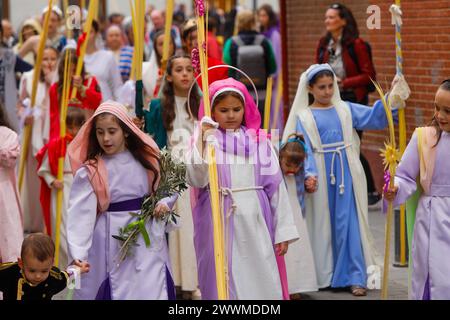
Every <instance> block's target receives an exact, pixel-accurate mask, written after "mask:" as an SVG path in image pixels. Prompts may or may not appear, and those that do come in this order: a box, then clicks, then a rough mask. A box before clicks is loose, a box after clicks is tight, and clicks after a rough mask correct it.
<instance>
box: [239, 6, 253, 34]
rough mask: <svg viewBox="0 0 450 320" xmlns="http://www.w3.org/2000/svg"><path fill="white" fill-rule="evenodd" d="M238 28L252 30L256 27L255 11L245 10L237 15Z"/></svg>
mask: <svg viewBox="0 0 450 320" xmlns="http://www.w3.org/2000/svg"><path fill="white" fill-rule="evenodd" d="M236 23H237V30H238V32H240V31H251V30H255V28H256V18H255V14H254V13H253V11H250V10H243V11H241V12H239V13H238V15H237V17H236Z"/></svg>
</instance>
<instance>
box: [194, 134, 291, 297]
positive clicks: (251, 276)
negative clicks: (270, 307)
mask: <svg viewBox="0 0 450 320" xmlns="http://www.w3.org/2000/svg"><path fill="white" fill-rule="evenodd" d="M216 138H217V142H218V143H217V145H218V147H216V159H217V163H218V178H219V185H220V188H221V189H222V191H223V192H228V193H227V194H226V195H225V196H223V198H222V199H223V202H222V205H223V211H222V212H223V214H224V215H225V216H228V214H229V215H230V216H229V219H226V218H225V219H224V220H225V221H228V222H225V223H224V225H227V226H228V228H226V230H227V231H226V232H225V237H226V251H227V257H228V279H229V281H228V286H229V298H230V299H282V297H283V296H282V289H281V281H280V274H279V271H278V267H277V262H276V257H275V253H274V248H273V245H274V244H276V243H280V242H283V241H293V240H296V239H297V238H298V233H297V229H296V226H295V224H294V220H293V215H292V210H291V207H290V204H289V199H288V196H287V191H286V188H285V185H284V183H281V182H282V176H281V171H280V168H279V165H278V159H277V157H276V155H275V153H274V151H273V149H272V148H271V146H270V142H269V141H262V142H260V143H256V142H255V141H254V140H253V138H250V137H249V136H248V135H246V134H245V128H242V129H241V130H240V131H238V132H237V133H224V132H223V131H221V130H218V131H217V134H216ZM234 161H239V162H234ZM230 163H234V164H230ZM187 169H188V174H187V177H188V183H189V184H191V185H193V186H194V187H198V188H201V189H200V191H199V195H198V199H197V203H196V205H195V207H194V210H193V220H194V245H195V249H196V255H197V263H198V271H199V286H200V291H201V292H202V297H203V298H204V299H217V288H216V274H215V260H214V245H213V244H214V241H213V223H212V216H211V205H210V197H209V188H208V174H207V172H208V171H207V170H208V166H207V164H206V163H205V161H204V160H203V159H202V158H201V157H200V154H199V152H198V150H197V149H196V148H194V149H193V152H192V156H191V162H190V163H189V164H188V167H187ZM230 191H231V192H230ZM233 202H234V204H235V210H234V211H233V210H232V208H233V206H232V204H233Z"/></svg>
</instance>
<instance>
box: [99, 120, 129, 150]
mask: <svg viewBox="0 0 450 320" xmlns="http://www.w3.org/2000/svg"><path fill="white" fill-rule="evenodd" d="M118 121H119V120H117V119H116V117H115V116H113V115H112V114H104V115H100V116H99V117H98V118H97V119H96V121H95V127H96V129H95V133H96V135H97V140H98V143H99V144H100V147H101V148H102V150H103V151H104V152H105V154H107V155H113V154H116V153H119V152H122V151H125V134H124V132H123V130H122V128H121V127H120V125H119V122H118Z"/></svg>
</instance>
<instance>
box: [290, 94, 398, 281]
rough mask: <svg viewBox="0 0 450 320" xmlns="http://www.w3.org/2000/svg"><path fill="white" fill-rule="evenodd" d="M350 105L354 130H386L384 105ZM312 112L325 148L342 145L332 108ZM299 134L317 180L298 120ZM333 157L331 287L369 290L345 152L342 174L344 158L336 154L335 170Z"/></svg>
mask: <svg viewBox="0 0 450 320" xmlns="http://www.w3.org/2000/svg"><path fill="white" fill-rule="evenodd" d="M348 105H349V106H350V112H351V114H352V122H353V127H354V128H355V129H358V130H376V129H383V128H385V127H386V126H387V125H388V122H387V118H386V115H385V111H384V108H383V104H382V103H381V101H377V102H376V103H375V105H374V106H373V108H371V107H367V106H364V105H360V104H356V103H349V102H348ZM311 110H312V113H313V116H314V119H315V122H316V126H317V129H318V132H319V135H320V140H321V143H322V145H324V144H330V143H336V142H342V141H343V140H344V137H343V131H342V126H341V122H340V119H339V116H338V114H337V112H336V109H335V108H334V107H333V106H332V107H329V108H311ZM394 114H396V112H394ZM296 131H297V132H298V133H301V134H303V135H304V137H305V141H306V144H307V146H308V150H307V151H308V156H307V158H306V160H305V177H309V176H317V166H316V163H315V160H314V156H313V149H312V146H311V141H310V139H309V137H308V135H307V133H306V130H304V129H303V126H302V123H301V121H300V120H299V119H297V128H296ZM324 149H330V148H324ZM331 149H333V148H331ZM333 154H334V153H332V152H329V153H324V159H325V167H326V176H327V189H328V205H329V210H330V221H331V233H332V234H331V239H332V240H331V242H332V250H333V270H334V272H333V277H332V280H331V286H332V287H336V288H337V287H347V286H351V285H358V286H362V287H366V282H367V279H366V278H367V275H366V274H367V272H366V265H365V260H364V254H363V249H362V245H361V236H360V230H359V222H358V214H357V208H356V202H355V196H354V192H353V183H352V176H351V174H350V169H349V164H348V160H347V155H346V152H344V151H342V152H341V154H342V166H343V174H342V173H341V158H340V157H339V156H338V155H337V154H335V159H334V165H333V167H332V158H333ZM331 173H334V175H335V183H334V184H332V183H331V179H330V178H328V177H330V174H331ZM342 183H344V185H345V187H344V191H343V194H340V188H339V186H340V185H341V184H342Z"/></svg>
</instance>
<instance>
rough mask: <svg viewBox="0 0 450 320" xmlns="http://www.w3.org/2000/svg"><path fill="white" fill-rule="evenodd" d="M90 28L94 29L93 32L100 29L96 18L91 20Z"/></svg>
mask: <svg viewBox="0 0 450 320" xmlns="http://www.w3.org/2000/svg"><path fill="white" fill-rule="evenodd" d="M92 29H93V30H94V31H95V33H98V32H99V31H100V24H99V23H98V21H97V20H92Z"/></svg>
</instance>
